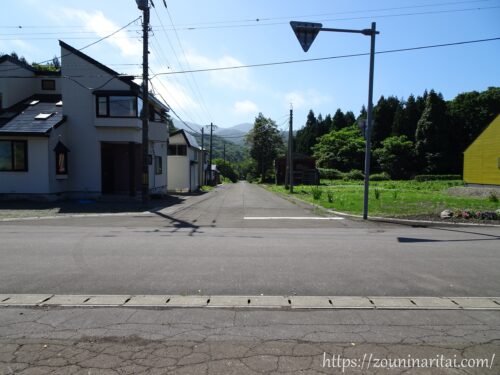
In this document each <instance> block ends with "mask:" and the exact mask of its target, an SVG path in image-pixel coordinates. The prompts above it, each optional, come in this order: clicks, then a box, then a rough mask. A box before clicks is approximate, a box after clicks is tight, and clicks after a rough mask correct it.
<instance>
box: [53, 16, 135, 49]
mask: <svg viewBox="0 0 500 375" xmlns="http://www.w3.org/2000/svg"><path fill="white" fill-rule="evenodd" d="M57 14H58V16H59V17H62V19H65V20H77V21H80V22H81V23H83V26H84V27H85V29H86V30H87V31H91V32H94V33H96V34H97V35H98V36H99V37H101V38H102V37H105V36H107V35H109V34H111V33H112V32H113V31H114V30H118V29H119V28H120V26H118V25H116V24H115V23H114V22H113V21H111V20H109V19H108V18H106V16H104V14H103V13H102V12H101V11H95V12H87V11H84V10H81V9H75V8H63V9H61V10H59V11H58V13H57ZM105 42H107V43H109V44H111V45H113V46H114V47H117V48H118V49H119V50H120V52H121V54H122V55H123V56H124V57H140V56H142V44H141V42H139V41H138V40H135V39H133V38H130V37H129V35H128V34H127V32H126V31H125V30H121V31H119V32H117V33H116V34H114V35H113V36H111V37H109V38H107V39H106V40H105Z"/></svg>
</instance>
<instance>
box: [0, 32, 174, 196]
mask: <svg viewBox="0 0 500 375" xmlns="http://www.w3.org/2000/svg"><path fill="white" fill-rule="evenodd" d="M59 45H60V47H61V57H62V58H61V71H59V72H45V71H38V70H36V69H34V68H33V67H31V66H30V65H27V64H23V63H21V62H20V61H19V60H16V59H14V58H12V57H9V56H4V57H2V58H0V67H1V68H2V70H3V71H9V73H8V74H4V75H2V77H0V196H23V197H24V196H42V197H46V198H49V199H55V198H94V197H100V196H102V195H104V194H120V195H121V194H126V195H131V196H135V195H140V192H141V173H142V170H141V165H142V151H141V150H142V148H143V147H148V155H149V157H148V162H149V192H150V193H155V194H164V193H166V192H167V171H166V168H165V162H166V157H167V141H168V130H167V129H168V125H167V121H166V120H167V112H168V111H169V108H168V107H167V106H166V105H164V104H162V103H161V102H160V101H158V100H157V99H156V98H155V97H154V95H151V96H150V108H149V109H150V118H149V128H148V129H149V132H148V133H149V134H148V138H149V145H142V121H141V119H140V113H141V108H142V89H141V87H140V86H139V85H138V84H137V83H135V82H133V77H127V76H123V75H120V74H119V73H118V72H116V71H114V70H112V69H110V68H108V67H107V66H105V65H103V64H101V63H100V62H98V61H96V60H94V59H92V58H91V57H90V56H88V55H86V54H84V53H83V52H81V51H79V50H77V49H75V48H74V47H72V46H70V45H68V44H66V43H64V42H62V41H60V42H59ZM82 72H84V73H85V74H82ZM63 104H64V105H63Z"/></svg>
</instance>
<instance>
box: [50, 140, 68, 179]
mask: <svg viewBox="0 0 500 375" xmlns="http://www.w3.org/2000/svg"><path fill="white" fill-rule="evenodd" d="M54 152H55V153H56V174H57V175H66V174H68V152H69V149H68V148H67V147H66V146H65V145H64V144H63V143H62V142H61V141H59V142H57V145H56V147H55V148H54Z"/></svg>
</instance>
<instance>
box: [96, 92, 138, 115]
mask: <svg viewBox="0 0 500 375" xmlns="http://www.w3.org/2000/svg"><path fill="white" fill-rule="evenodd" d="M96 113H97V116H98V117H138V111H137V97H136V96H97V104H96Z"/></svg>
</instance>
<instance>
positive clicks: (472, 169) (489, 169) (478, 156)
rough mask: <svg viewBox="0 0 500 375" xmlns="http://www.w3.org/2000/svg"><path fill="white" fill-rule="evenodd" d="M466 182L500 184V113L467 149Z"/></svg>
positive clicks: (465, 155)
mask: <svg viewBox="0 0 500 375" xmlns="http://www.w3.org/2000/svg"><path fill="white" fill-rule="evenodd" d="M464 182H466V183H468V184H481V185H499V186H500V115H498V116H497V117H496V118H495V120H493V122H492V123H491V124H490V125H488V127H487V128H486V129H485V130H484V131H483V132H482V133H481V135H479V137H477V138H476V140H475V141H474V142H472V144H471V145H470V146H469V147H468V148H467V150H465V152H464Z"/></svg>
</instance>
